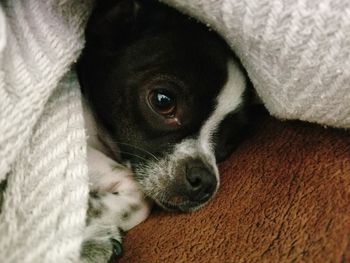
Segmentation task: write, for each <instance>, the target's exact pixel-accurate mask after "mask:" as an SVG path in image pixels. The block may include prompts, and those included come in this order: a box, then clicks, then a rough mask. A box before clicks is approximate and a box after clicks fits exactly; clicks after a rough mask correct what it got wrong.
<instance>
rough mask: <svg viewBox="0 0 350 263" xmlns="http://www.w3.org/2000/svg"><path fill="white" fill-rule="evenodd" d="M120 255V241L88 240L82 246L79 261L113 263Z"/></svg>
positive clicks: (84, 262) (121, 248)
mask: <svg viewBox="0 0 350 263" xmlns="http://www.w3.org/2000/svg"><path fill="white" fill-rule="evenodd" d="M122 253H123V247H122V244H121V241H120V240H117V239H114V238H110V239H107V240H88V241H85V242H84V243H83V245H82V249H81V259H82V262H83V263H107V262H108V263H114V262H115V261H116V260H117V259H118V258H119V257H120V256H121V255H122Z"/></svg>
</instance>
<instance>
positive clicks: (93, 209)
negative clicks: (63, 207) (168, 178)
mask: <svg viewBox="0 0 350 263" xmlns="http://www.w3.org/2000/svg"><path fill="white" fill-rule="evenodd" d="M88 162H89V163H90V162H93V164H94V165H93V167H94V168H91V169H89V176H90V181H91V183H92V185H91V187H90V189H91V192H90V198H89V209H88V213H87V228H86V231H85V236H84V242H83V246H82V251H81V256H82V259H83V261H84V262H89V263H92V262H99V263H100V262H108V261H109V260H112V259H113V258H114V257H116V256H118V255H120V254H121V251H122V247H121V238H122V233H123V232H124V231H127V230H129V229H131V228H132V227H134V226H136V225H137V224H139V223H140V222H142V221H143V220H145V219H146V218H147V216H148V214H149V211H150V205H149V203H148V202H146V201H145V199H144V196H143V194H142V193H141V191H140V190H139V188H138V185H137V184H136V183H135V181H134V180H133V178H132V175H131V171H130V170H129V169H128V168H126V167H124V166H122V165H120V164H118V163H116V162H114V161H113V160H112V159H110V158H108V157H107V156H105V155H104V154H103V153H101V152H100V151H97V150H95V149H94V148H90V149H88ZM89 168H90V167H89Z"/></svg>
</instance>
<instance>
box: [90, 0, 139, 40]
mask: <svg viewBox="0 0 350 263" xmlns="http://www.w3.org/2000/svg"><path fill="white" fill-rule="evenodd" d="M139 11H140V3H139V1H137V0H98V1H97V3H96V6H95V9H94V11H93V13H92V15H91V17H90V19H89V22H88V25H87V30H86V39H87V40H88V41H89V42H90V41H91V42H92V43H94V42H97V41H99V40H103V41H108V40H111V41H115V40H118V41H123V40H124V39H125V40H126V39H127V38H129V36H130V33H131V32H132V31H133V28H134V27H135V24H136V20H137V17H138V14H139Z"/></svg>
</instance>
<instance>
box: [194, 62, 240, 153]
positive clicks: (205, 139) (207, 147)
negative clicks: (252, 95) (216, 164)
mask: <svg viewBox="0 0 350 263" xmlns="http://www.w3.org/2000/svg"><path fill="white" fill-rule="evenodd" d="M227 69H228V77H227V82H226V84H225V85H224V87H223V88H222V89H221V90H220V92H219V95H218V96H217V98H216V106H215V109H214V111H213V112H212V113H211V115H210V116H209V118H208V119H207V120H206V121H205V122H204V124H203V126H202V127H201V129H200V133H199V137H198V141H199V144H200V146H201V148H202V149H203V150H204V152H205V153H207V154H213V152H214V150H215V149H214V147H215V145H213V136H214V134H215V133H216V132H217V130H218V128H219V126H220V123H221V122H222V121H223V120H224V119H225V117H226V116H228V115H229V114H230V113H232V112H234V111H235V110H236V109H238V108H239V107H240V105H241V103H242V102H243V94H244V90H245V86H246V80H245V77H244V75H243V74H242V71H241V69H240V67H239V65H238V64H237V62H235V61H233V60H229V61H228V66H227Z"/></svg>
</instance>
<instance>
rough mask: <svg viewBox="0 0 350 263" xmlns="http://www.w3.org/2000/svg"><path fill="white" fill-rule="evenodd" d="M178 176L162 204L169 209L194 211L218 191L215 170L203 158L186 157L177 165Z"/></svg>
mask: <svg viewBox="0 0 350 263" xmlns="http://www.w3.org/2000/svg"><path fill="white" fill-rule="evenodd" d="M176 170H177V171H176V172H175V174H176V178H175V180H173V182H172V184H171V187H169V188H168V189H167V190H166V192H167V198H166V199H165V200H164V199H163V200H162V201H161V202H160V205H161V206H163V207H164V208H166V209H168V210H180V211H183V212H190V211H194V210H196V209H198V208H200V207H201V206H203V205H204V204H205V203H206V202H207V201H208V200H209V199H210V198H211V197H213V195H214V194H215V192H216V189H217V186H218V180H217V177H216V176H215V172H214V171H213V170H212V169H211V168H210V166H208V165H207V164H206V163H205V162H204V161H202V160H201V159H193V158H188V159H187V158H186V159H184V160H182V161H181V162H180V163H179V164H178V165H177V167H176Z"/></svg>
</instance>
